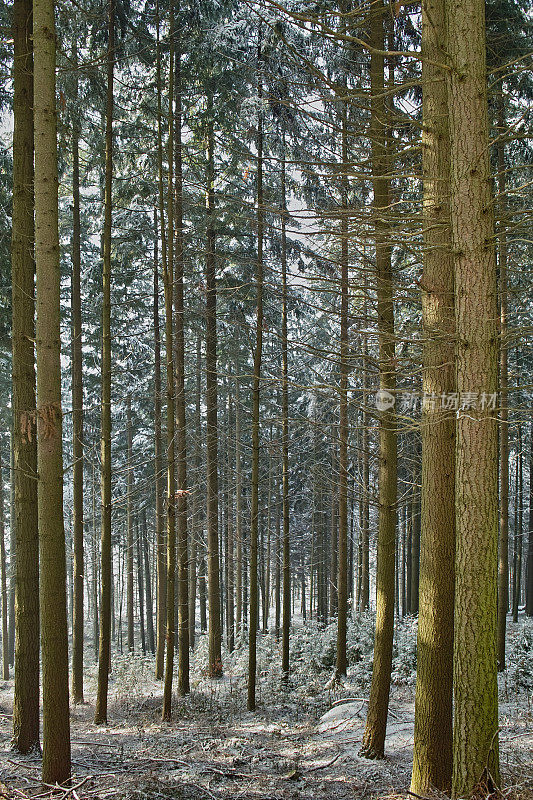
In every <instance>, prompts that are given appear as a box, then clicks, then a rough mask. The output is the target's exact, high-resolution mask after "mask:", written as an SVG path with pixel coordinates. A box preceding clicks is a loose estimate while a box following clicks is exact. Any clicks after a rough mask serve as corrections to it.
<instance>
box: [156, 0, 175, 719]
mask: <svg viewBox="0 0 533 800" xmlns="http://www.w3.org/2000/svg"><path fill="white" fill-rule="evenodd" d="M158 27H159V25H158ZM169 41H170V56H169V79H168V142H167V147H168V151H167V154H168V159H167V160H168V191H167V225H168V232H167V242H168V248H167V252H166V262H165V263H164V264H163V279H164V291H165V359H166V379H167V570H166V574H167V628H166V661H165V681H164V688H163V711H162V718H163V720H165V721H169V720H170V717H171V713H172V676H173V672H174V625H175V597H174V595H175V573H176V481H175V435H174V434H175V393H174V388H175V387H174V329H173V311H174V309H173V294H174V292H173V281H174V252H175V249H174V248H175V242H174V233H175V231H174V3H173V2H171V3H170V21H169ZM158 50H159V41H158ZM158 62H160V56H158ZM158 90H159V91H158V94H159V97H161V71H160V70H159V81H158ZM158 116H159V120H161V115H160V114H159V115H158ZM158 138H159V147H158V150H159V167H160V168H159V198H160V213H161V220H163V208H164V205H163V168H162V161H163V146H162V131H161V124H160V123H159V132H158Z"/></svg>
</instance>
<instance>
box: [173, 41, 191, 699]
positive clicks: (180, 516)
mask: <svg viewBox="0 0 533 800" xmlns="http://www.w3.org/2000/svg"><path fill="white" fill-rule="evenodd" d="M177 47H178V49H177V51H176V71H175V77H176V85H175V98H176V107H175V111H174V120H175V124H174V128H175V156H174V157H175V164H176V181H175V198H176V209H175V228H176V233H175V237H176V254H175V262H174V264H175V274H174V318H175V321H176V324H175V328H176V332H175V337H174V347H175V362H176V477H177V488H178V492H177V500H176V522H177V541H178V564H177V566H178V694H179V695H180V697H183V696H184V695H186V694H188V693H189V550H188V533H187V437H186V419H185V406H186V400H185V334H184V314H185V311H184V300H183V267H184V253H183V169H182V154H181V125H182V113H181V91H182V90H181V52H180V50H179V39H178V41H177Z"/></svg>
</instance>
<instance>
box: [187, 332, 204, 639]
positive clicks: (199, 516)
mask: <svg viewBox="0 0 533 800" xmlns="http://www.w3.org/2000/svg"><path fill="white" fill-rule="evenodd" d="M201 403H202V340H201V339H200V337H199V336H197V337H196V397H195V409H194V425H195V438H196V442H195V448H194V477H195V482H196V486H195V490H194V494H193V498H194V511H193V531H192V536H191V564H190V567H189V645H190V647H191V648H194V645H195V639H196V588H197V586H196V584H197V578H196V571H197V568H198V569H199V554H200V553H201V546H200V543H201V541H202V539H203V511H202V503H201V499H200V492H199V490H198V487H199V485H200V480H201V469H202V445H201V439H202V413H201ZM204 607H205V595H204ZM204 630H205V628H204Z"/></svg>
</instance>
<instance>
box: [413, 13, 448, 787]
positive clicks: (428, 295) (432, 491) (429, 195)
mask: <svg viewBox="0 0 533 800" xmlns="http://www.w3.org/2000/svg"><path fill="white" fill-rule="evenodd" d="M422 31H423V45H422V46H423V48H424V53H425V55H426V58H428V59H429V60H431V61H432V62H437V63H444V61H445V53H444V51H443V42H444V37H445V16H444V2H443V0H424V3H423V5H422ZM422 72H423V76H422V80H423V84H422V86H423V116H424V133H423V149H422V154H423V155H422V157H423V175H424V272H423V278H422V281H421V288H422V314H423V327H424V356H423V358H424V373H423V392H424V394H425V396H426V397H435V396H437V397H441V396H442V397H444V396H446V395H452V394H453V393H454V392H455V369H454V329H455V323H454V301H453V256H452V248H451V231H450V205H449V197H450V186H449V177H448V176H449V172H450V135H449V129H448V92H447V87H446V75H445V74H444V71H443V70H442V69H440V68H439V67H437V66H435V65H434V64H433V63H428V62H424V63H423V66H422ZM420 513H421V540H420V584H419V598H420V601H419V616H418V641H417V651H418V657H417V684H416V699H415V742H414V754H413V773H412V777H411V791H412V792H414V793H415V794H420V795H426V794H427V793H428V792H430V791H431V790H432V789H437V790H439V791H441V792H444V793H447V794H448V793H449V792H450V789H451V778H452V706H453V699H452V682H453V603H454V583H455V573H454V561H455V419H454V412H453V410H447V409H444V408H442V407H437V403H435V402H433V403H432V402H431V401H430V402H427V403H426V404H425V407H424V408H423V420H422V490H421V512H420ZM413 522H414V521H413ZM415 539H416V536H415ZM409 610H411V607H410V606H409Z"/></svg>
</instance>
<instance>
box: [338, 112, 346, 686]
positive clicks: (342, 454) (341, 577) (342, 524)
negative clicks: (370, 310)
mask: <svg viewBox="0 0 533 800" xmlns="http://www.w3.org/2000/svg"><path fill="white" fill-rule="evenodd" d="M341 117H342V119H341V129H342V131H341V137H342V144H341V148H342V153H341V162H342V175H341V209H340V212H341V219H340V236H341V258H340V267H341V320H340V323H341V325H340V327H341V331H340V334H341V335H340V359H339V361H340V364H339V366H340V386H339V533H338V554H337V592H338V595H337V603H338V616H337V663H336V677H337V678H338V679H340V678H341V677H342V676H345V675H346V669H347V667H348V661H347V658H346V624H347V615H348V326H349V322H348V289H349V287H348V172H347V170H348V104H347V102H346V101H343V102H342V110H341Z"/></svg>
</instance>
